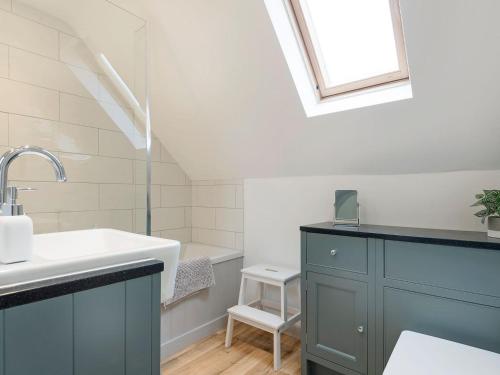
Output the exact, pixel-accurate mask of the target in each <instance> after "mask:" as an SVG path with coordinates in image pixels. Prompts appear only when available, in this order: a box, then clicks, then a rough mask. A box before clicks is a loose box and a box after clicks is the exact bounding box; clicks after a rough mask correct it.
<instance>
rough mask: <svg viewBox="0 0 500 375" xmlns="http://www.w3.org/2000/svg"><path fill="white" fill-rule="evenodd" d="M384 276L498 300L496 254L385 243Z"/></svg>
mask: <svg viewBox="0 0 500 375" xmlns="http://www.w3.org/2000/svg"><path fill="white" fill-rule="evenodd" d="M384 258H385V277H386V278H389V279H396V280H403V281H410V282H416V283H419V284H426V285H431V286H437V287H442V288H448V289H455V290H461V291H465V292H472V293H479V294H486V295H491V296H499V297H500V288H499V287H498V286H499V285H500V251H498V250H485V249H475V248H467V247H455V246H445V245H431V244H422V243H414V242H400V241H385V257H384Z"/></svg>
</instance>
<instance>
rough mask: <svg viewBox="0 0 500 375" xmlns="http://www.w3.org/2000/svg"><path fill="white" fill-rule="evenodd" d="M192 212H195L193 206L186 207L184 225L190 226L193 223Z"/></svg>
mask: <svg viewBox="0 0 500 375" xmlns="http://www.w3.org/2000/svg"><path fill="white" fill-rule="evenodd" d="M192 213H193V208H192V207H184V225H185V226H186V227H190V226H192V224H193V220H192V216H193V215H192Z"/></svg>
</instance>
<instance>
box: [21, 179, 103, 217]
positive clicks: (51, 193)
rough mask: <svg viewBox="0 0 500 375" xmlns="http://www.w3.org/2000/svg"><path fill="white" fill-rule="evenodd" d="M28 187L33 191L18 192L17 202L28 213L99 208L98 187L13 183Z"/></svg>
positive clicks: (88, 185) (47, 183)
mask: <svg viewBox="0 0 500 375" xmlns="http://www.w3.org/2000/svg"><path fill="white" fill-rule="evenodd" d="M13 185H28V186H29V187H31V188H33V189H36V190H34V191H21V192H19V202H20V203H21V204H23V205H24V209H25V211H26V212H27V213H28V214H29V213H41V212H60V211H92V210H97V209H98V208H99V186H98V185H95V184H72V183H59V182H28V183H26V182H25V183H20V182H19V183H18V182H13Z"/></svg>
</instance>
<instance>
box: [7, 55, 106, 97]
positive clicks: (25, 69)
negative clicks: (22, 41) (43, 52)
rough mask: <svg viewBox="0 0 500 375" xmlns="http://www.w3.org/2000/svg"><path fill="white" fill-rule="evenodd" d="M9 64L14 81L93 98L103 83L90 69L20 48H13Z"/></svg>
mask: <svg viewBox="0 0 500 375" xmlns="http://www.w3.org/2000/svg"><path fill="white" fill-rule="evenodd" d="M9 65H10V76H9V77H10V78H11V79H14V80H17V81H22V82H26V83H30V84H33V85H37V86H42V87H47V88H50V89H54V90H58V91H61V92H66V93H71V94H76V95H81V96H87V97H90V98H93V97H95V96H97V92H98V84H99V81H98V79H97V75H96V74H95V73H93V72H91V71H89V70H85V69H82V68H78V67H75V66H72V65H67V64H64V63H62V62H60V61H57V60H53V59H50V58H47V57H43V56H40V55H37V54H34V53H31V52H27V51H23V50H20V49H17V48H10V52H9Z"/></svg>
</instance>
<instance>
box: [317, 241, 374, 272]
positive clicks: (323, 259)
mask: <svg viewBox="0 0 500 375" xmlns="http://www.w3.org/2000/svg"><path fill="white" fill-rule="evenodd" d="M307 263H308V264H312V265H317V266H323V267H329V268H335V269H339V270H343V271H352V272H358V273H364V274H367V273H368V240H367V239H366V238H360V237H347V236H332V235H328V234H318V233H308V234H307Z"/></svg>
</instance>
